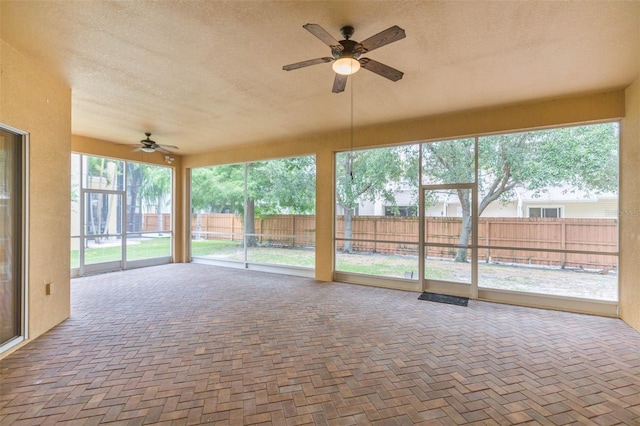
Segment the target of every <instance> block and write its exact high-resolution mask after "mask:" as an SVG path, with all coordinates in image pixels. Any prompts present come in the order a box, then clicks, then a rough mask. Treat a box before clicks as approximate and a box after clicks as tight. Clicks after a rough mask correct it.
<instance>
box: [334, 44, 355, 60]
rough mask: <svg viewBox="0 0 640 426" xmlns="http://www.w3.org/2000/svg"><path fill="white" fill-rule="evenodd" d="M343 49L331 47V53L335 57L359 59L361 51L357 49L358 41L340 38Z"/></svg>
mask: <svg viewBox="0 0 640 426" xmlns="http://www.w3.org/2000/svg"><path fill="white" fill-rule="evenodd" d="M340 44H341V45H342V47H343V49H342V50H339V49H331V53H332V54H333V57H334V58H335V59H341V58H353V59H359V58H360V55H362V52H361V51H360V49H358V45H359V43H357V42H355V41H353V40H340Z"/></svg>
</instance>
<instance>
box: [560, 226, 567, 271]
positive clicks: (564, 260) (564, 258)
mask: <svg viewBox="0 0 640 426" xmlns="http://www.w3.org/2000/svg"><path fill="white" fill-rule="evenodd" d="M560 220H561V221H562V237H561V238H562V242H561V247H562V250H565V249H566V248H567V222H566V221H565V219H560ZM566 263H567V253H565V252H562V261H561V265H560V267H561V268H562V269H564V266H565V265H566Z"/></svg>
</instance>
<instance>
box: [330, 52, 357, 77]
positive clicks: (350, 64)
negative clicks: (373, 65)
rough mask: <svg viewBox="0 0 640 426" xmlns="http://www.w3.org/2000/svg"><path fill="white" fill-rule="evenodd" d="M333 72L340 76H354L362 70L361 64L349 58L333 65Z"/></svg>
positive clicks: (344, 58)
mask: <svg viewBox="0 0 640 426" xmlns="http://www.w3.org/2000/svg"><path fill="white" fill-rule="evenodd" d="M332 67H333V70H334V71H335V72H336V73H337V74H340V75H352V74H355V73H357V72H358V70H359V69H360V62H358V60H357V59H355V58H353V57H350V56H347V57H343V58H340V59H337V60H336V61H335V62H334V63H333V65H332Z"/></svg>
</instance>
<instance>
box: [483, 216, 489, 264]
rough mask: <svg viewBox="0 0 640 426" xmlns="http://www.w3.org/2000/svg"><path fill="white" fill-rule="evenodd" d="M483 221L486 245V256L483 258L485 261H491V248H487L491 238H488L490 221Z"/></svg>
mask: <svg viewBox="0 0 640 426" xmlns="http://www.w3.org/2000/svg"><path fill="white" fill-rule="evenodd" d="M484 223H485V236H484V240H485V244H486V246H487V248H486V254H485V256H486V258H485V259H484V261H485V262H486V263H489V262H491V249H490V248H489V243H490V242H491V239H490V238H489V232H490V231H491V222H489V221H488V220H485V221H484Z"/></svg>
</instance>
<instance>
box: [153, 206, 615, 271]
mask: <svg viewBox="0 0 640 426" xmlns="http://www.w3.org/2000/svg"><path fill="white" fill-rule="evenodd" d="M150 216H153V217H155V218H156V223H157V215H150ZM145 224H146V220H145ZM418 226H419V222H418V218H416V217H393V216H355V217H354V218H353V223H352V236H351V238H352V239H354V240H373V242H372V241H353V250H354V251H357V252H369V253H383V254H412V255H417V253H418ZM461 229H462V218H459V217H457V218H448V217H443V218H441V217H429V218H427V221H426V229H425V235H426V237H425V238H426V242H427V245H429V243H431V244H457V243H458V238H459V235H460V231H461ZM242 233H243V223H242V217H240V216H238V215H234V214H230V213H206V214H199V215H193V216H192V218H191V234H192V238H194V239H220V240H233V241H242ZM255 233H256V234H263V235H262V236H259V237H258V238H257V241H258V243H259V244H262V245H271V246H286V247H313V246H315V216H311V215H308V216H307V215H274V216H270V217H266V218H257V219H255ZM291 236H296V238H292V237H291ZM336 237H337V238H344V218H343V217H342V216H339V217H338V218H337V220H336ZM385 241H392V242H385ZM617 241H618V224H617V221H616V219H571V218H569V219H567V218H502V217H491V218H481V219H480V220H479V222H478V245H479V246H480V247H481V248H480V249H479V250H478V257H479V260H480V261H485V262H504V263H518V264H531V265H550V266H561V267H567V268H581V267H582V268H585V269H603V270H609V269H616V268H617V256H612V255H605V254H575V253H566V252H564V251H589V252H616V251H617V246H618V243H617ZM336 244H337V248H338V249H339V250H341V249H342V248H343V247H344V242H343V241H337V242H336ZM496 247H507V248H496ZM541 250H558V252H548V251H541ZM456 251H457V250H456V248H455V247H433V246H429V247H428V253H427V256H429V257H442V258H453V257H455V255H456ZM468 257H469V258H470V257H471V253H470V252H469V253H468Z"/></svg>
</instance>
